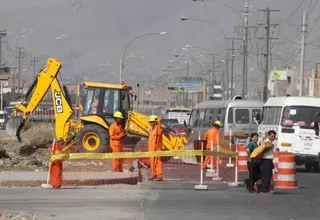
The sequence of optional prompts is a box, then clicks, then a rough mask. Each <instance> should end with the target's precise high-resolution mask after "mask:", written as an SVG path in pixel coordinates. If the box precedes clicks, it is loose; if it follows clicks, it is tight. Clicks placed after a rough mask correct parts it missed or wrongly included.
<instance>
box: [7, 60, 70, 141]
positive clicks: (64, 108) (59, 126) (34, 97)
mask: <svg viewBox="0 0 320 220" xmlns="http://www.w3.org/2000/svg"><path fill="white" fill-rule="evenodd" d="M60 68H61V62H59V61H58V60H56V59H54V58H49V59H48V60H47V62H46V64H45V66H44V68H43V69H42V70H41V71H40V72H39V74H38V76H37V78H36V79H35V81H34V82H33V84H32V86H31V87H30V88H29V90H28V92H27V93H26V95H25V100H24V101H22V102H21V103H20V104H17V105H15V106H14V118H13V119H11V120H10V121H8V123H7V126H6V130H7V132H8V133H9V134H11V135H15V136H16V138H17V139H18V141H19V142H22V140H21V136H20V132H21V130H22V128H23V126H24V124H25V122H26V120H27V119H28V117H29V115H30V114H31V113H33V112H34V111H35V110H36V108H37V107H38V106H39V104H40V102H41V101H42V100H43V98H44V97H45V95H46V94H47V92H48V90H49V88H50V87H51V90H52V100H53V105H54V113H55V120H56V132H55V133H56V137H57V139H58V140H67V139H68V135H69V126H70V125H69V120H70V117H71V116H72V114H73V110H72V107H71V105H70V104H69V102H68V100H67V98H66V96H65V93H64V92H63V90H62V88H61V86H60V84H59V81H58V79H57V75H58V73H59V70H60ZM25 101H26V102H27V104H24V102H25ZM18 111H19V112H21V113H22V117H21V118H17V112H18Z"/></svg>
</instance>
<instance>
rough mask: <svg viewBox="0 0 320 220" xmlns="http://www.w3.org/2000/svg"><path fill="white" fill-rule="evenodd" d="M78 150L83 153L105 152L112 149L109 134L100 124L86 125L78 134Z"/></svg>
mask: <svg viewBox="0 0 320 220" xmlns="http://www.w3.org/2000/svg"><path fill="white" fill-rule="evenodd" d="M76 144H77V146H78V150H79V151H80V152H83V153H105V152H108V151H110V147H109V134H108V131H107V130H106V129H104V128H103V127H100V126H98V125H85V126H84V127H83V128H81V129H80V131H79V133H78V134H77V136H76Z"/></svg>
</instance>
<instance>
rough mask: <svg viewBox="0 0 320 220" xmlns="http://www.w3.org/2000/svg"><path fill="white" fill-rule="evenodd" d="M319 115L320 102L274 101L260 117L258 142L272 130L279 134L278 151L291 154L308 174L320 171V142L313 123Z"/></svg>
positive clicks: (276, 99)
mask: <svg viewBox="0 0 320 220" xmlns="http://www.w3.org/2000/svg"><path fill="white" fill-rule="evenodd" d="M318 112H320V98H316V97H272V98H269V99H268V100H267V102H266V104H265V105H264V106H263V110H262V114H261V116H260V115H258V117H257V119H258V123H259V127H258V133H259V139H260V138H262V137H263V136H265V135H266V133H267V132H268V131H269V130H275V131H276V132H277V138H276V140H275V146H276V149H275V150H279V151H285V152H292V153H294V155H295V157H296V164H297V165H303V164H304V165H305V167H306V169H307V170H308V171H312V170H314V171H316V172H319V171H320V167H319V156H318V154H319V152H320V148H319V146H320V139H319V137H318V136H317V135H316V134H315V130H314V121H315V116H316V115H317V113H318Z"/></svg>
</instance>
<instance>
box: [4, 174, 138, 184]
mask: <svg viewBox="0 0 320 220" xmlns="http://www.w3.org/2000/svg"><path fill="white" fill-rule="evenodd" d="M47 178H48V173H47V172H14V171H13V172H12V171H8V172H7V171H6V172H0V186H40V185H41V183H45V182H46V181H47ZM138 180H139V175H138V173H137V172H124V173H111V172H65V173H63V186H71V185H72V186H75V185H77V186H80V185H109V184H130V185H135V184H137V183H138Z"/></svg>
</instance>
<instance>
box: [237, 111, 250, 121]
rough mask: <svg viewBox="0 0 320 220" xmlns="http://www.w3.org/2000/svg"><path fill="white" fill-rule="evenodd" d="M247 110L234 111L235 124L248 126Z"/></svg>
mask: <svg viewBox="0 0 320 220" xmlns="http://www.w3.org/2000/svg"><path fill="white" fill-rule="evenodd" d="M249 122H250V117H249V109H236V123H237V124H249Z"/></svg>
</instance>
